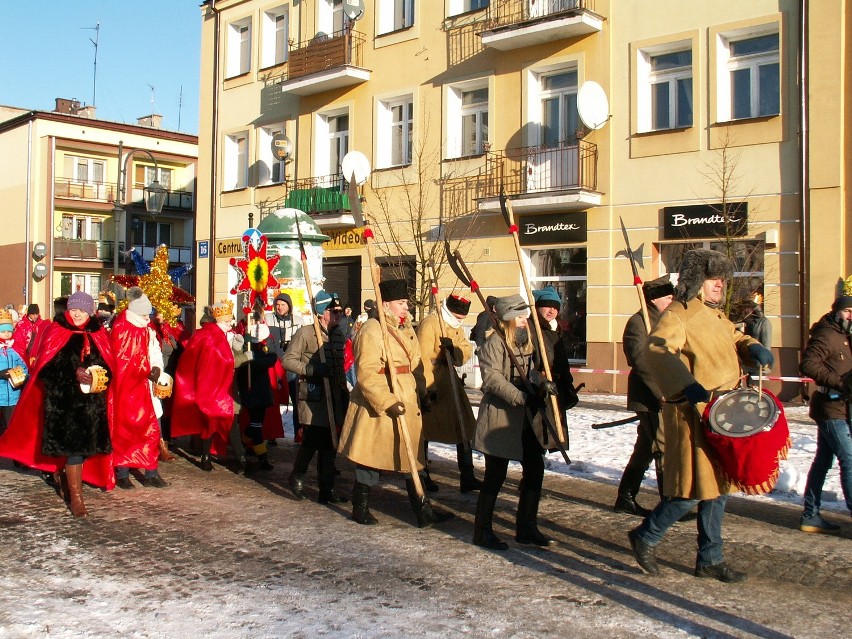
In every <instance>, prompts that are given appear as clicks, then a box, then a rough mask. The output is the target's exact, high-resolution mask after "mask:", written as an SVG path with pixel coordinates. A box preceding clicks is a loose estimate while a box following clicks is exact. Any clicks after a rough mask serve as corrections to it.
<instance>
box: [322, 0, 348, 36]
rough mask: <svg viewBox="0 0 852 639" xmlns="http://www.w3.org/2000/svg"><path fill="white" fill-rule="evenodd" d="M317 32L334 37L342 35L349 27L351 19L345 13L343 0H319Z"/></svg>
mask: <svg viewBox="0 0 852 639" xmlns="http://www.w3.org/2000/svg"><path fill="white" fill-rule="evenodd" d="M318 2H319V5H318V6H317V31H318V32H319V33H324V34H326V35H328V36H332V35H334V34H335V33H340V32H341V31H343V30H344V29H346V27H347V26H348V25H349V18H347V17H346V16H345V15H344V13H343V0H318Z"/></svg>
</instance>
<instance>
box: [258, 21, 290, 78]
mask: <svg viewBox="0 0 852 639" xmlns="http://www.w3.org/2000/svg"><path fill="white" fill-rule="evenodd" d="M261 29H262V34H263V35H262V36H261V37H262V40H261V52H260V67H261V68H266V67H274V66H275V65H278V64H283V63H284V62H286V61H287V58H288V57H289V53H290V52H289V37H290V9H289V7H288V6H287V5H282V6H280V7H275V8H273V9H269V10H267V11H264V12H263V15H262V17H261Z"/></svg>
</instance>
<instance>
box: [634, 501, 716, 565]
mask: <svg viewBox="0 0 852 639" xmlns="http://www.w3.org/2000/svg"><path fill="white" fill-rule="evenodd" d="M727 503H728V495H720V496H719V497H716V498H715V499H702V500H700V501H699V500H698V499H678V498H672V497H665V498H663V499H661V500H660V503H659V504H657V507H656V508H654V511H653V512H652V513H651V514H650V515H648V516H647V517H646V518H645V521H643V522H642V525H640V526H639V528H638V529H637V530H636V534H637V537H639V539H641V540H642V541H644V542H645V543H646V544H648V545H649V546H656V545H657V544H659V543H660V542H661V541H662V540H663V537H664V536H665V534H666V532H667V531H668V529H669V528H671V527H672V526H673V525H674V523H675V522H676V521H678V520H679V519H680V518H681V517H683V516H684V515H685V514H686V513H688V512H689V511H690V510H691V509H692V507H693V506H695V504H698V557H697V559H696V561H695V565H696V566H712V565H714V564H718V563H722V561H723V560H724V557H723V556H722V518H723V517H724V516H725V504H727Z"/></svg>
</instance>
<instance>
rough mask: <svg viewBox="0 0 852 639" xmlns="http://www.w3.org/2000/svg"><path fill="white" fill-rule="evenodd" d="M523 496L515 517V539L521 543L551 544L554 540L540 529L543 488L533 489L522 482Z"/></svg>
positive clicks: (519, 500)
mask: <svg viewBox="0 0 852 639" xmlns="http://www.w3.org/2000/svg"><path fill="white" fill-rule="evenodd" d="M520 489H521V496H520V498H519V499H518V515H517V517H516V519H515V541H517V542H518V543H519V544H534V545H536V546H549V545H550V544H551V543H552V541H551V540H550V539H548V538H547V537H545V536H544V535H542V534H541V531H540V530H539V529H538V503H539V501H541V489H539V490H532V489H529V488H525V487H524V483H523V482H521V486H520Z"/></svg>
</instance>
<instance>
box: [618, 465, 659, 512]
mask: <svg viewBox="0 0 852 639" xmlns="http://www.w3.org/2000/svg"><path fill="white" fill-rule="evenodd" d="M643 477H645V469H644V468H642V467H640V466H631V465H630V464H629V463H628V465H627V468H625V469H624V474H623V475H622V476H621V481H620V482H619V484H618V497H616V500H615V506H614V507H613V510H614V511H615V512H617V513H628V514H630V515H638V516H640V517H647V516H648V515H649V514H650V513H651V511H650V510H648V509H647V508H643V507H642V506H640V505H639V504H638V503H637V501H636V495H638V494H639V487H640V486H641V485H642V478H643Z"/></svg>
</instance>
